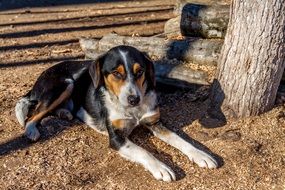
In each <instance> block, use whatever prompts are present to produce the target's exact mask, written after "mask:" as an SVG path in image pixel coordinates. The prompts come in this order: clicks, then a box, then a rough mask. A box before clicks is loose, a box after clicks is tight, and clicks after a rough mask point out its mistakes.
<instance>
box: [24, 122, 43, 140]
mask: <svg viewBox="0 0 285 190" xmlns="http://www.w3.org/2000/svg"><path fill="white" fill-rule="evenodd" d="M25 135H26V137H28V138H29V139H30V140H32V141H37V140H38V139H39V138H40V132H39V130H38V129H37V127H36V123H34V122H28V123H27V125H26V129H25Z"/></svg>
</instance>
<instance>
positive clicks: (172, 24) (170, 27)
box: [164, 16, 182, 38]
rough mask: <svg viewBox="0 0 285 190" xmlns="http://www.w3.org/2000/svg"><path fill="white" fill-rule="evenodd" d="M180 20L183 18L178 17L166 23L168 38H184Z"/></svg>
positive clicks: (165, 31) (165, 32)
mask: <svg viewBox="0 0 285 190" xmlns="http://www.w3.org/2000/svg"><path fill="white" fill-rule="evenodd" d="M180 20H181V17H180V16H177V17H175V18H172V19H169V20H168V21H166V22H165V25H164V34H165V35H166V36H167V38H173V37H176V36H182V34H181V31H180Z"/></svg>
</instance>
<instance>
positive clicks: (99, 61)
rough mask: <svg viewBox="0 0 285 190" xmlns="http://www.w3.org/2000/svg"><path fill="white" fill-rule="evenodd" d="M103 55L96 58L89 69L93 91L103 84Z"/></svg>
mask: <svg viewBox="0 0 285 190" xmlns="http://www.w3.org/2000/svg"><path fill="white" fill-rule="evenodd" d="M104 58H105V54H102V55H100V56H98V57H97V58H96V59H95V60H94V61H93V62H92V63H91V65H90V67H89V74H90V76H91V78H92V82H93V85H94V87H95V89H98V88H99V87H100V86H101V85H102V84H103V83H104V80H103V74H102V72H101V70H102V66H103V61H104Z"/></svg>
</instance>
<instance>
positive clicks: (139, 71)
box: [136, 70, 144, 78]
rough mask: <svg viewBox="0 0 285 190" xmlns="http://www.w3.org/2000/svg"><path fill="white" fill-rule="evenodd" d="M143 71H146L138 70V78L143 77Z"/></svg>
mask: <svg viewBox="0 0 285 190" xmlns="http://www.w3.org/2000/svg"><path fill="white" fill-rule="evenodd" d="M143 73H144V71H143V70H138V72H137V74H136V77H137V78H138V77H141V76H142V74H143Z"/></svg>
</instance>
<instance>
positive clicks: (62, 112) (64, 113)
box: [56, 108, 73, 121]
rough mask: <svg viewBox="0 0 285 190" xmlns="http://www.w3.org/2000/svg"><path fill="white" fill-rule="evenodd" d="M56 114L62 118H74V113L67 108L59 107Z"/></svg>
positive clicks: (69, 119)
mask: <svg viewBox="0 0 285 190" xmlns="http://www.w3.org/2000/svg"><path fill="white" fill-rule="evenodd" d="M56 115H57V116H58V117H59V118H60V119H64V120H68V121H71V120H72V119H73V115H72V113H71V112H70V111H69V110H67V109H62V108H61V109H58V110H57V111H56Z"/></svg>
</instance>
